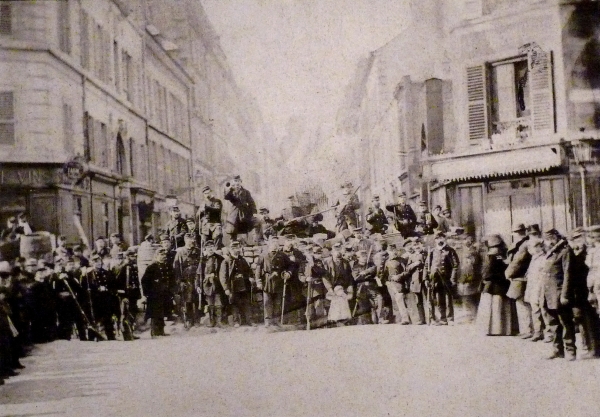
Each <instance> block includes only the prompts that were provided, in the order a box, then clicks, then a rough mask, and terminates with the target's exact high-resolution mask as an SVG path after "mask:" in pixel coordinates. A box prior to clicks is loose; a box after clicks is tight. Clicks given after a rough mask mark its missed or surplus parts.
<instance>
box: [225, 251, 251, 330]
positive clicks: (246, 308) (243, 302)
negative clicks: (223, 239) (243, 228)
mask: <svg viewBox="0 0 600 417" xmlns="http://www.w3.org/2000/svg"><path fill="white" fill-rule="evenodd" d="M229 254H230V256H229V257H227V258H226V259H225V260H224V261H223V263H221V268H220V271H219V281H220V282H221V286H222V287H223V291H224V293H225V295H226V296H227V297H228V299H229V303H230V305H231V309H232V316H233V326H234V327H240V326H244V325H250V324H252V322H251V308H250V307H251V301H252V300H251V299H250V294H251V291H250V290H251V286H252V285H254V277H253V276H252V268H250V265H249V264H248V261H246V259H245V258H244V257H243V256H242V246H241V245H240V242H238V241H233V242H231V245H230V246H229Z"/></svg>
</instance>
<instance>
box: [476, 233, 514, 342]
mask: <svg viewBox="0 0 600 417" xmlns="http://www.w3.org/2000/svg"><path fill="white" fill-rule="evenodd" d="M486 243H487V247H488V253H487V259H486V262H485V266H484V270H483V284H484V286H483V291H482V294H481V300H480V302H479V309H478V313H477V323H478V325H479V326H480V327H481V329H482V331H483V332H484V333H485V334H486V335H488V336H512V335H514V334H515V333H516V331H517V328H518V325H517V322H516V319H517V315H516V310H515V306H514V301H513V300H511V299H510V298H508V297H506V292H507V291H508V287H509V286H510V281H509V280H507V279H506V277H505V276H504V271H505V270H506V267H507V265H506V263H505V259H506V245H505V243H504V241H503V240H502V238H501V237H500V236H498V235H493V236H491V237H490V238H489V239H488V241H487V242H486Z"/></svg>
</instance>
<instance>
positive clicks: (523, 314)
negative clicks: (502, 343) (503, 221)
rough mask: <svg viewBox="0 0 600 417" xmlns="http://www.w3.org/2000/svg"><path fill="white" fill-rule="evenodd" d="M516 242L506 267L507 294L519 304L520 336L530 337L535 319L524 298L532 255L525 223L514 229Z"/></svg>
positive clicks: (510, 249) (509, 251)
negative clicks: (532, 317) (508, 283)
mask: <svg viewBox="0 0 600 417" xmlns="http://www.w3.org/2000/svg"><path fill="white" fill-rule="evenodd" d="M513 233H514V235H515V243H514V244H513V245H512V246H511V247H510V248H509V249H508V252H507V258H508V259H507V260H508V262H509V263H508V267H507V268H506V271H505V272H504V273H505V276H506V279H508V280H510V287H509V289H508V292H507V294H506V296H507V297H508V298H512V299H513V300H515V304H516V306H517V318H518V320H519V336H520V337H521V338H522V339H530V338H531V337H533V321H532V319H531V307H530V306H529V303H526V302H525V300H524V296H525V288H526V285H527V278H525V274H526V272H527V268H529V263H530V262H531V255H530V254H529V251H528V248H527V246H528V245H527V243H528V240H529V237H528V236H527V229H526V228H525V225H524V224H519V225H518V226H517V227H516V228H515V229H514V230H513Z"/></svg>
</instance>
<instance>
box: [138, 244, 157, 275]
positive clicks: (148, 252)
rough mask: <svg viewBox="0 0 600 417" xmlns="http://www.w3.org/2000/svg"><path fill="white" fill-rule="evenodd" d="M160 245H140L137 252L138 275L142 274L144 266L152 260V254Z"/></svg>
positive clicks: (144, 270)
mask: <svg viewBox="0 0 600 417" xmlns="http://www.w3.org/2000/svg"><path fill="white" fill-rule="evenodd" d="M158 248H160V245H140V247H139V248H138V252H137V265H138V276H139V277H140V279H141V278H142V277H143V276H144V272H146V268H148V265H150V264H151V263H152V262H153V261H154V254H155V253H156V250H157V249H158Z"/></svg>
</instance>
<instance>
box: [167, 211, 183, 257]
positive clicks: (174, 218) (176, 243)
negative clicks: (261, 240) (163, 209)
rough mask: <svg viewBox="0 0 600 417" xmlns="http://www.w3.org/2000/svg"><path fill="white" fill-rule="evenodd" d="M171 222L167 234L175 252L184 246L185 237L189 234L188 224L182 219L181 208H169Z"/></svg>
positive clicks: (168, 224)
mask: <svg viewBox="0 0 600 417" xmlns="http://www.w3.org/2000/svg"><path fill="white" fill-rule="evenodd" d="M169 214H170V215H171V220H169V222H168V223H167V227H166V233H167V235H168V236H169V240H170V241H171V247H172V248H173V250H176V249H177V248H180V247H182V246H183V245H184V241H183V236H184V235H185V234H186V233H187V232H188V227H187V223H186V222H185V220H183V219H182V218H181V211H180V210H179V207H177V206H172V207H170V208H169Z"/></svg>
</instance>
